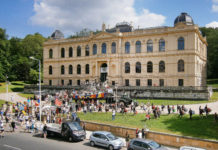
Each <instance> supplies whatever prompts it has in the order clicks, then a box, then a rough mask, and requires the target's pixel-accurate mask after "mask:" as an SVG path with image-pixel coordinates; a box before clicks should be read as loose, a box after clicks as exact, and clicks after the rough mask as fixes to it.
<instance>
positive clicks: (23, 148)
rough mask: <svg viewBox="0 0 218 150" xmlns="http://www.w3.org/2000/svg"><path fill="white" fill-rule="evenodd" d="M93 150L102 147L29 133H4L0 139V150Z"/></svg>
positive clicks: (86, 142) (85, 142)
mask: <svg viewBox="0 0 218 150" xmlns="http://www.w3.org/2000/svg"><path fill="white" fill-rule="evenodd" d="M61 149H64V150H72V149H75V150H85V149H89V150H95V149H104V148H102V147H91V146H90V144H89V141H88V140H84V141H81V142H73V143H70V142H67V141H64V140H63V139H61V138H54V137H49V138H47V139H44V138H41V137H40V136H39V135H34V136H33V135H32V134H30V133H5V137H4V138H1V139H0V150H61Z"/></svg>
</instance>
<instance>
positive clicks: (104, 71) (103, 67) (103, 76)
mask: <svg viewBox="0 0 218 150" xmlns="http://www.w3.org/2000/svg"><path fill="white" fill-rule="evenodd" d="M100 80H101V82H104V81H106V80H107V64H106V63H104V64H102V65H101V77H100Z"/></svg>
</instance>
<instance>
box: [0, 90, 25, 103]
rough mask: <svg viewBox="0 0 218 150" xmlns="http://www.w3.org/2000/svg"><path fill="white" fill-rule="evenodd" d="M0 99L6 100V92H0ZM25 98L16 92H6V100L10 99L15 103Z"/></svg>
mask: <svg viewBox="0 0 218 150" xmlns="http://www.w3.org/2000/svg"><path fill="white" fill-rule="evenodd" d="M0 99H1V100H5V101H7V93H1V94H0ZM26 100H27V99H26V98H24V97H21V96H19V95H18V93H17V92H10V93H8V101H10V102H14V103H15V102H23V101H26Z"/></svg>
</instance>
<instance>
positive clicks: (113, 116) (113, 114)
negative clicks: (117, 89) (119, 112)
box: [112, 109, 116, 120]
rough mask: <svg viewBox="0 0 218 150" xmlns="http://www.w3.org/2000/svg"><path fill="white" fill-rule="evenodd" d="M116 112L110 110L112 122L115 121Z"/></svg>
mask: <svg viewBox="0 0 218 150" xmlns="http://www.w3.org/2000/svg"><path fill="white" fill-rule="evenodd" d="M115 115H116V111H115V109H113V110H112V120H115Z"/></svg>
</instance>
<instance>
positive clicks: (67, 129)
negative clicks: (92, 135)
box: [61, 122, 86, 141]
mask: <svg viewBox="0 0 218 150" xmlns="http://www.w3.org/2000/svg"><path fill="white" fill-rule="evenodd" d="M61 135H62V136H63V137H64V138H66V139H68V140H69V141H80V140H83V139H85V137H86V133H85V131H84V130H83V128H82V127H81V126H80V124H79V123H78V122H65V123H62V129H61Z"/></svg>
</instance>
